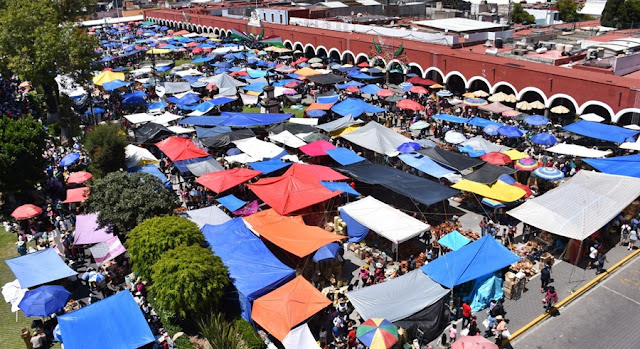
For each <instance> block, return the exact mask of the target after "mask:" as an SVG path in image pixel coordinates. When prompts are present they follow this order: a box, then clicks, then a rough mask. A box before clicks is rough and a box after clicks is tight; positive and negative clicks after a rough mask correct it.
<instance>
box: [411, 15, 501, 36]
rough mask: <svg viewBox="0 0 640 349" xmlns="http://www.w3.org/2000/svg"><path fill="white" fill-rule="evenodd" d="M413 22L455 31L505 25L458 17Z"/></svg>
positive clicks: (488, 28) (498, 28) (478, 29)
mask: <svg viewBox="0 0 640 349" xmlns="http://www.w3.org/2000/svg"><path fill="white" fill-rule="evenodd" d="M413 24H416V25H419V26H422V27H428V28H434V29H440V30H443V31H450V32H455V33H468V32H477V31H487V30H492V29H493V30H500V29H503V28H504V27H505V26H504V25H500V24H498V23H491V22H482V21H475V20H473V19H467V18H460V17H456V18H444V19H432V20H426V21H414V22H413Z"/></svg>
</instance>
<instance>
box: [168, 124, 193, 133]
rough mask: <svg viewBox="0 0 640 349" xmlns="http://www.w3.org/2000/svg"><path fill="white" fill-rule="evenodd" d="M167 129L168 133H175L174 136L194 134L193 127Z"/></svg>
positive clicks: (171, 127) (170, 127)
mask: <svg viewBox="0 0 640 349" xmlns="http://www.w3.org/2000/svg"><path fill="white" fill-rule="evenodd" d="M167 128H168V129H169V131H171V132H173V133H175V134H179V135H181V134H185V133H191V132H196V129H195V128H193V127H182V126H169V127H167Z"/></svg>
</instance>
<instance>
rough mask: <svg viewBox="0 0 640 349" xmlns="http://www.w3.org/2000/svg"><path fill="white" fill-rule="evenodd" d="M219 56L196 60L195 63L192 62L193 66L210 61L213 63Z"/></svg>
mask: <svg viewBox="0 0 640 349" xmlns="http://www.w3.org/2000/svg"><path fill="white" fill-rule="evenodd" d="M216 57H217V56H215V55H214V56H211V57H199V58H196V59H194V60H193V61H191V63H192V64H196V63H205V62H209V61H213V60H214V59H216Z"/></svg>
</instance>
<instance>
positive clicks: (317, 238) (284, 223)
mask: <svg viewBox="0 0 640 349" xmlns="http://www.w3.org/2000/svg"><path fill="white" fill-rule="evenodd" d="M244 220H245V222H247V225H248V226H249V227H250V228H251V229H252V230H253V231H255V232H256V233H258V234H260V236H261V237H263V238H265V239H267V240H269V241H271V242H272V243H273V244H275V245H276V246H278V247H280V248H282V249H283V250H285V251H288V252H291V253H293V254H295V255H296V256H298V257H301V258H302V257H305V256H307V255H309V254H311V253H313V252H315V251H316V250H317V249H319V248H320V247H322V246H324V245H326V244H328V243H331V242H334V241H339V240H342V239H344V238H346V236H343V235H336V234H333V233H330V232H328V231H326V230H324V229H322V228H320V227H314V226H309V225H306V224H304V222H303V220H302V217H300V216H297V217H284V216H280V215H279V214H278V213H277V212H276V211H274V210H273V209H269V210H266V211H261V212H258V213H254V214H252V215H250V216H248V217H245V218H244Z"/></svg>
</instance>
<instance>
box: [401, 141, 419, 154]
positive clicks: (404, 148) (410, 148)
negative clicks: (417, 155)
mask: <svg viewBox="0 0 640 349" xmlns="http://www.w3.org/2000/svg"><path fill="white" fill-rule="evenodd" d="M420 148H422V147H421V146H420V144H418V143H416V142H405V143H402V144H400V145H399V146H398V151H399V152H401V153H403V154H409V153H413V152H414V151H416V150H420Z"/></svg>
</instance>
